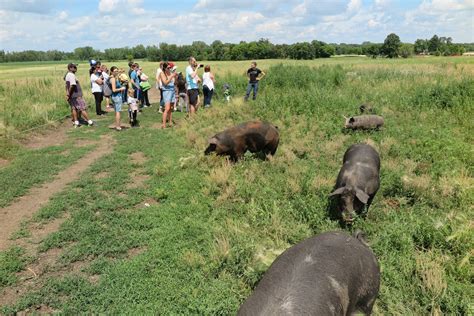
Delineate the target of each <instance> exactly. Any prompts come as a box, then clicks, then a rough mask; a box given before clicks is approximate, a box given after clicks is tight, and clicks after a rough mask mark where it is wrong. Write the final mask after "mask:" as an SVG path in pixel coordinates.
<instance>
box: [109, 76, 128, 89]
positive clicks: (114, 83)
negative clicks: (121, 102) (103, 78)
mask: <svg viewBox="0 0 474 316" xmlns="http://www.w3.org/2000/svg"><path fill="white" fill-rule="evenodd" d="M111 79H113V80H111V81H110V83H111V84H112V92H120V91H124V90H125V87H120V88H118V89H117V82H116V81H115V78H114V77H112V78H111Z"/></svg>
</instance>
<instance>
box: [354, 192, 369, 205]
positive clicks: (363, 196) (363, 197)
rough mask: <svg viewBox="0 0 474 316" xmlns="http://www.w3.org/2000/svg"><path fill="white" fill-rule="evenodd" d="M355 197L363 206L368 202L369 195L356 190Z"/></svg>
mask: <svg viewBox="0 0 474 316" xmlns="http://www.w3.org/2000/svg"><path fill="white" fill-rule="evenodd" d="M356 196H357V198H358V199H359V201H361V202H362V203H364V204H367V202H368V201H369V195H368V194H367V193H365V192H364V191H362V190H361V189H356Z"/></svg>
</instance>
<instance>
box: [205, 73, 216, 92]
mask: <svg viewBox="0 0 474 316" xmlns="http://www.w3.org/2000/svg"><path fill="white" fill-rule="evenodd" d="M202 85H203V86H207V87H208V88H209V90H212V89H214V81H212V79H211V73H210V72H205V73H203V74H202Z"/></svg>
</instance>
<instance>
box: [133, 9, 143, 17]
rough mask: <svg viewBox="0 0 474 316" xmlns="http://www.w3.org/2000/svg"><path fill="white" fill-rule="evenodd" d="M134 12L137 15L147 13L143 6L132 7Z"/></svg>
mask: <svg viewBox="0 0 474 316" xmlns="http://www.w3.org/2000/svg"><path fill="white" fill-rule="evenodd" d="M132 13H133V14H135V15H142V14H145V9H143V8H132Z"/></svg>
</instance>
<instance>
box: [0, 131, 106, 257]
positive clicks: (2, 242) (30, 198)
mask: <svg viewBox="0 0 474 316" xmlns="http://www.w3.org/2000/svg"><path fill="white" fill-rule="evenodd" d="M102 140H103V141H101V142H100V143H99V145H98V147H97V148H96V149H95V150H93V151H92V152H90V153H89V154H87V155H85V156H84V157H82V158H81V159H79V160H78V161H77V162H75V163H74V164H73V165H72V166H71V167H69V168H67V169H65V170H63V171H61V172H60V173H59V174H58V175H57V176H56V177H55V179H54V180H53V181H51V182H49V183H45V184H43V185H42V186H41V187H39V188H33V189H31V190H30V191H29V192H28V193H27V194H26V195H24V196H22V197H20V198H19V199H18V200H17V201H15V202H13V203H12V204H11V205H9V206H7V207H5V208H2V209H1V210H0V217H1V219H2V220H1V222H0V251H1V250H5V249H7V248H8V247H9V246H11V245H13V244H14V241H12V240H9V237H10V236H11V234H12V233H14V232H15V231H17V230H18V229H19V228H20V223H21V222H22V220H24V219H29V218H31V216H32V215H33V214H34V213H36V212H37V211H38V210H39V209H40V208H41V206H43V205H45V204H46V203H47V202H48V201H49V199H50V198H51V197H52V196H53V195H54V194H56V193H57V192H60V191H61V190H63V189H64V187H65V186H66V185H67V184H69V183H71V182H72V181H74V180H76V179H78V178H79V176H80V174H81V173H82V172H84V171H85V170H86V169H87V168H88V167H89V166H90V165H91V164H92V163H94V162H95V161H96V160H97V159H99V158H100V157H102V156H104V155H106V154H109V153H111V152H112V150H113V144H112V143H111V137H110V136H105V137H102Z"/></svg>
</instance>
